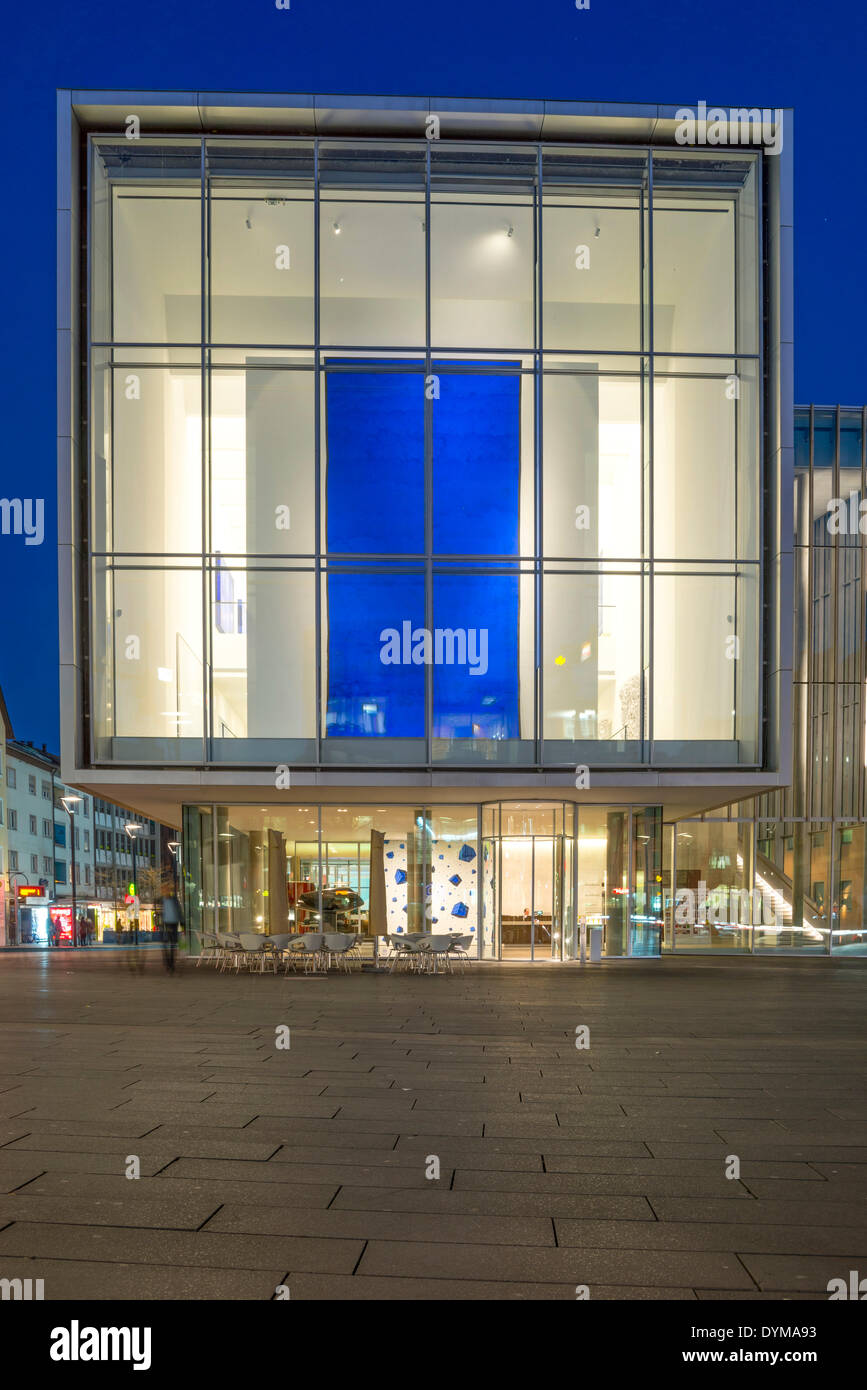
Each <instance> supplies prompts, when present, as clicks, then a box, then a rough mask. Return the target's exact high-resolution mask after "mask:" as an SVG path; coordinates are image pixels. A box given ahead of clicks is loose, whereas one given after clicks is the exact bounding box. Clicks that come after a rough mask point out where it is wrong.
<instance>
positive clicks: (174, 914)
mask: <svg viewBox="0 0 867 1390" xmlns="http://www.w3.org/2000/svg"><path fill="white" fill-rule="evenodd" d="M162 908H163V959H164V960H165V965H166V970H168V972H169V974H172V975H173V974H174V970H175V952H176V951H177V948H178V928H179V927H182V926H183V924H184V914H183V911H182V909H181V904H180V902H179V901H178V899H177V897H176V895H175V894H174V893H172V894H170V895H169V896H168V897H165V898H163V902H162Z"/></svg>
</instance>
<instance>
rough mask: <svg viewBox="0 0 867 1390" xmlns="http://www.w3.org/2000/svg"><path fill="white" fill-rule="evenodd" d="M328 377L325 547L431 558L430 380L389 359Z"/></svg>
mask: <svg viewBox="0 0 867 1390" xmlns="http://www.w3.org/2000/svg"><path fill="white" fill-rule="evenodd" d="M330 368H331V369H330V370H329V362H328V361H326V370H325V372H324V373H323V382H324V398H323V415H324V420H325V430H324V434H323V442H324V447H325V461H324V466H323V469H322V514H323V526H324V531H325V538H324V543H325V548H326V549H327V550H328V552H329V554H332V555H334V554H342V555H423V554H424V552H425V378H424V375H423V374H421V373H415V372H407V371H405V370H400V369H396V368H395V366H394V364H389V362H387V361H384V360H383V361H381V362H379V363H378V364H377V366H376V367H375V368H374V367H372V365H371V363H370V359H368V361H367V363H364V362H360V361H359V360H358V359H352V360H351V362H350V363H349V364H348V365H347V363H346V362H345V361H344V364H343V369H342V370H341V369H340V364H339V362H338V361H337V360H336V359H332V360H331V362H330Z"/></svg>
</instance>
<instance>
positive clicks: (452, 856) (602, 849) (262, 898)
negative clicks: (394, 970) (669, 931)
mask: <svg viewBox="0 0 867 1390" xmlns="http://www.w3.org/2000/svg"><path fill="white" fill-rule="evenodd" d="M183 843H184V879H185V885H186V902H187V909H188V918H189V924H190V927H191V929H192V931H193V933H194V937H193V941H192V943H191V945H192V949H193V950H196V949H197V947H198V943H199V941H200V939H201V935H202V933H203V932H214V931H221V932H225V931H229V932H241V931H245V932H263V933H265V934H266V935H271V936H280V935H282V934H284V933H286V932H290V933H295V932H299V931H305V930H319V929H320V927H319V923H320V922H323V921H324V922H325V924H326V926H332V927H334V928H335V929H340V930H344V931H350V932H354V933H357V934H359V935H360V936H361V938H362V941H363V942H364V943H365V945H366V948H367V949H368V953H373V952H374V949H377V950H378V949H379V948H380V947H384V944H385V939H386V938H387V937H389V936H400V935H402V934H404V933H413V932H417V933H418V932H421V933H428V932H432V933H434V934H443V933H444V932H452V933H455V934H457V935H463V936H467V937H470V938H471V939H472V943H471V946H470V951H471V954H472V955H474V956H477V957H478V958H480V959H483V960H516V961H540V960H541V961H549V962H550V961H569V960H576V959H578V958H580V956H581V953H582V950H583V951H584V952H585V953H586V951H587V950H588V948H589V945H592V938H593V936H594V933H595V934H596V944H597V946H598V950H599V953H600V954H601V955H603V956H609V957H622V956H653V955H658V954H659V951H660V947H661V935H662V924H663V919H662V906H663V878H662V859H661V845H662V820H661V811H660V809H659V808H658V807H641V808H635V807H628V806H626V807H623V806H620V807H615V808H610V807H604V806H597V807H588V808H585V809H580V808H578V807H575V806H573V805H572V804H571V803H568V802H543V803H536V802H511V801H509V802H506V801H503V802H490V803H483V804H455V805H436V806H431V805H423V804H410V803H407V804H404V805H394V804H386V805H380V806H374V805H370V804H364V805H352V804H349V803H348V804H346V805H344V806H333V805H328V806H323V805H315V804H310V805H306V806H302V805H295V806H291V807H286V806H271V807H256V806H220V805H198V806H187V807H185V810H184V833H183ZM334 890H339V891H340V892H342V893H344V894H347V893H348V894H349V895H351V896H348V897H346V899H345V907H343V908H342V909H341V911H340V912H339V914H338V917H337V918H336V919H335V920H334V921H332V920H331V918H330V917H329V913H331V912H332V911H333V909H332V907H331V905H330V904H331V901H332V900H331V899H330V898H329V896H328V895H329V894H330V893H332V892H333V891H334Z"/></svg>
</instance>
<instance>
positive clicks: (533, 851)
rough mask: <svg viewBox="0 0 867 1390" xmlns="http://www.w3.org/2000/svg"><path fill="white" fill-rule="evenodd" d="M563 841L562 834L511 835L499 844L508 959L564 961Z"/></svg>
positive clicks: (503, 930) (503, 934) (502, 921)
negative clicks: (561, 944) (561, 954)
mask: <svg viewBox="0 0 867 1390" xmlns="http://www.w3.org/2000/svg"><path fill="white" fill-rule="evenodd" d="M562 838H563V837H562V836H560V835H554V836H551V835H510V836H504V837H503V839H502V840H501V842H500V853H501V856H502V861H501V864H502V867H501V885H502V892H501V898H500V904H501V912H500V945H501V957H502V959H503V960H555V959H559V957H560V911H561V904H562V902H563V888H562V883H561V881H560V880H561V878H562V859H563V844H562Z"/></svg>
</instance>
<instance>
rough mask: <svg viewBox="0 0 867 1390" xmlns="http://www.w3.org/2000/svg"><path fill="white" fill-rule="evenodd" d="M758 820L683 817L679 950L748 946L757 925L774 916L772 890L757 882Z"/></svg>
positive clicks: (678, 844) (678, 837)
mask: <svg viewBox="0 0 867 1390" xmlns="http://www.w3.org/2000/svg"><path fill="white" fill-rule="evenodd" d="M751 844H752V826H751V825H750V824H749V823H748V822H743V821H705V822H701V821H681V822H680V823H679V824H678V825H676V826H675V846H674V850H675V856H676V865H677V874H676V886H675V894H674V940H675V949H676V950H678V951H684V950H685V951H706V950H720V949H734V950H741V951H748V950H749V949H750V946H751V939H752V938H751V932H752V927H753V925H756V926H759V925H761V923H762V922H763V921H764V920H765V919H766V917H768V912H767V909H766V900H768V905H769V906H770V907H771V908H772V906H773V905H772V903H771V902H770V894H769V893H767V892H766V893H764V894H763V893H762V892H761V890H760V889H758V890H754V889H753V885H752V859H751V856H752V848H751Z"/></svg>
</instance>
